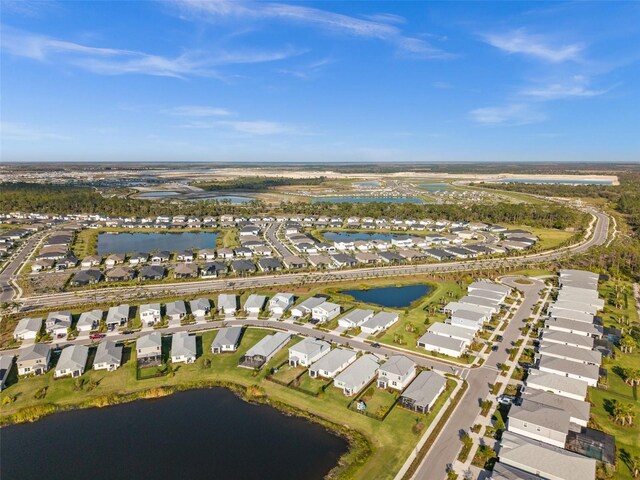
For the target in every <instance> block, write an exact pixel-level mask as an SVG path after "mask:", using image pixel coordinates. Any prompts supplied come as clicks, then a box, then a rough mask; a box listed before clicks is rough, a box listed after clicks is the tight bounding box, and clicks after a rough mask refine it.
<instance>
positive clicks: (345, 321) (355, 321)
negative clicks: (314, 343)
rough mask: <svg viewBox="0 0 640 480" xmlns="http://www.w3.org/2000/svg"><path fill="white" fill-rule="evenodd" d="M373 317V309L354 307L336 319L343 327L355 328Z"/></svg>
mask: <svg viewBox="0 0 640 480" xmlns="http://www.w3.org/2000/svg"><path fill="white" fill-rule="evenodd" d="M372 317H373V310H367V309H363V308H356V309H354V310H351V311H350V312H348V313H347V314H346V315H344V316H343V317H342V318H340V319H339V320H338V325H339V326H341V327H343V328H357V327H359V326H360V325H362V324H363V323H364V322H366V321H367V320H369V319H370V318H372Z"/></svg>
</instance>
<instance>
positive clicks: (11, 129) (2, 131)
mask: <svg viewBox="0 0 640 480" xmlns="http://www.w3.org/2000/svg"><path fill="white" fill-rule="evenodd" d="M0 138H1V139H2V140H14V141H20V142H40V141H43V140H68V138H69V137H66V136H64V135H60V134H58V133H54V132H50V131H48V130H44V129H42V128H39V127H32V126H29V125H25V124H24V123H14V122H0Z"/></svg>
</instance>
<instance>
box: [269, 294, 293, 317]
mask: <svg viewBox="0 0 640 480" xmlns="http://www.w3.org/2000/svg"><path fill="white" fill-rule="evenodd" d="M295 298H296V297H295V295H294V294H293V293H276V294H275V295H274V296H273V297H271V299H270V300H269V311H270V312H271V314H272V315H282V314H284V313H285V312H286V311H287V310H289V308H291V305H293V302H294V301H295Z"/></svg>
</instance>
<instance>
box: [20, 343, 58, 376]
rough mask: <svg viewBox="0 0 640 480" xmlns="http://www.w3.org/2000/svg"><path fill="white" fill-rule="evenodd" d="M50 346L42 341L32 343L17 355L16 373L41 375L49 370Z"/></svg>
mask: <svg viewBox="0 0 640 480" xmlns="http://www.w3.org/2000/svg"><path fill="white" fill-rule="evenodd" d="M50 361H51V348H49V345H45V344H44V343H34V344H33V345H30V346H28V347H27V348H25V349H24V350H23V351H22V352H21V353H20V355H18V362H17V363H18V375H42V374H43V373H46V372H47V370H49V363H50Z"/></svg>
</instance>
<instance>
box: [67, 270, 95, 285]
mask: <svg viewBox="0 0 640 480" xmlns="http://www.w3.org/2000/svg"><path fill="white" fill-rule="evenodd" d="M100 280H102V272H101V271H100V270H80V271H79V272H77V273H75V274H74V275H73V277H71V281H70V282H69V283H70V284H71V286H72V287H84V286H86V285H93V284H96V283H98V282H99V281H100Z"/></svg>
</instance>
